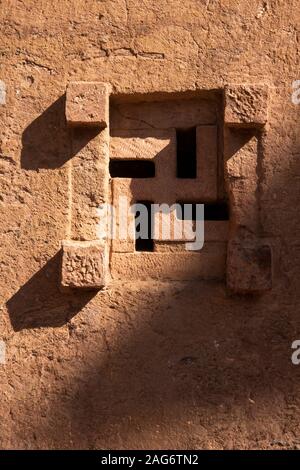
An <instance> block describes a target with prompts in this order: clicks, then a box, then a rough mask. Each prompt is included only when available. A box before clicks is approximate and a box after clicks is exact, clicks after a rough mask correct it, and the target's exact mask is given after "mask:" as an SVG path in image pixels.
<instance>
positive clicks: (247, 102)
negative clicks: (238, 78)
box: [224, 85, 269, 127]
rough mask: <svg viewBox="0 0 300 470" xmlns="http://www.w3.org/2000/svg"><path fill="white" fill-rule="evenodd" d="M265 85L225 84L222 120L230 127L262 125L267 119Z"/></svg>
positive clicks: (266, 90) (266, 88)
mask: <svg viewBox="0 0 300 470" xmlns="http://www.w3.org/2000/svg"><path fill="white" fill-rule="evenodd" d="M268 95H269V93H268V87H267V86H266V85H257V86H254V85H227V86H226V87H225V97H224V99H225V102H224V107H225V109H224V121H225V125H227V126H231V127H263V126H264V125H265V124H266V123H267V120H268Z"/></svg>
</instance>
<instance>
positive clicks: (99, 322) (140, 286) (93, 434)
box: [7, 98, 300, 449]
mask: <svg viewBox="0 0 300 470" xmlns="http://www.w3.org/2000/svg"><path fill="white" fill-rule="evenodd" d="M61 100H62V98H61V99H60V100H58V102H56V103H54V105H53V107H54V109H53V107H50V108H49V110H47V111H46V112H45V113H44V114H43V115H42V116H41V117H40V118H38V119H37V120H36V121H34V123H33V124H32V125H31V126H29V127H28V129H27V130H26V131H25V132H24V140H23V144H24V149H23V153H22V167H23V168H30V169H37V168H56V167H59V166H61V165H62V164H63V163H64V162H65V161H67V160H68V159H69V158H71V156H72V152H71V151H67V149H65V150H64V151H63V152H61V148H60V146H61V142H62V138H63V136H65V140H64V145H66V142H67V141H68V139H67V135H68V132H67V129H66V128H65V124H63V127H62V129H60V130H57V129H56V131H55V126H54V125H53V127H52V125H51V123H53V122H55V119H56V118H55V116H57V113H58V115H60V113H61V115H62V113H63V111H62V110H63V105H62V103H63V101H61ZM43 129H44V130H43ZM47 129H48V134H47ZM56 132H58V133H60V135H59V136H58V135H56ZM40 133H41V135H43V138H41V136H40ZM47 136H48V138H49V139H50V142H48V144H47V145H49V147H48V149H46V150H45V152H42V153H39V150H40V149H39V146H40V145H42V143H43V141H44V139H45V138H46V137H47ZM87 138H88V134H87ZM53 139H54V141H52V140H53ZM55 139H57V141H55ZM248 139H249V135H245V136H244V140H245V142H247V140H248ZM59 142H60V143H59ZM56 149H60V150H59V152H61V153H59V154H57V152H56ZM235 151H236V150H235V149H233V151H232V154H234V152H235ZM298 161H299V160H298ZM298 165H299V164H298ZM294 170H295V172H294V173H295V174H296V175H297V174H298V173H299V167H298V168H295V169H294ZM296 170H297V171H296ZM283 184H284V185H286V186H288V181H284V182H282V181H277V182H276V184H274V187H273V188H271V189H270V194H269V195H267V196H268V197H269V198H270V200H271V196H272V192H273V191H276V190H278V188H279V189H280V188H281V187H282V185H283ZM284 207H286V203H285V205H284ZM274 210H275V209H274ZM287 213H289V211H287ZM290 249H291V248H289V250H290ZM286 255H287V256H286V258H285V259H284V269H285V270H286V272H290V276H289V279H288V281H287V285H284V286H281V287H282V288H281V289H278V290H276V291H274V290H273V291H272V292H270V293H266V294H265V295H263V296H261V297H239V296H235V297H231V296H228V294H227V293H226V290H225V286H224V285H223V284H220V283H217V282H182V283H164V284H162V283H155V282H152V283H128V284H123V285H122V284H117V283H116V284H115V285H114V286H112V287H111V288H110V289H109V290H107V291H106V292H104V291H103V292H99V293H97V294H95V293H93V292H82V291H80V292H79V293H78V294H74V295H72V296H69V295H67V294H63V293H61V292H60V290H59V286H58V277H59V275H58V273H59V270H60V263H61V253H60V252H59V253H57V254H56V255H55V256H54V257H53V258H52V259H50V260H49V261H48V263H47V264H46V265H45V266H44V267H43V268H42V269H41V270H40V271H39V272H37V273H36V274H35V275H34V276H33V277H32V278H31V279H30V280H29V281H28V282H27V283H26V284H25V285H24V286H23V287H21V288H20V290H19V291H18V292H17V293H16V294H15V295H14V296H13V297H12V298H11V299H10V300H9V301H8V302H7V307H8V311H9V315H10V319H11V323H12V325H13V328H14V329H15V331H20V330H22V329H30V328H37V327H41V326H52V327H53V326H57V327H59V326H62V325H64V324H66V323H69V325H70V326H71V328H70V340H69V342H68V345H67V348H66V345H65V344H59V343H57V347H56V350H55V355H54V356H55V357H54V358H53V360H51V361H50V360H49V361H48V360H47V358H45V357H42V358H41V361H43V360H44V361H45V360H46V361H47V368H48V372H49V380H44V381H42V380H41V381H39V387H41V393H40V396H41V397H43V398H40V399H39V400H38V403H37V404H36V406H37V408H36V414H34V416H35V419H33V415H32V414H30V412H31V413H32V407H33V406H35V404H33V403H32V400H31V397H30V396H28V402H29V403H30V407H29V408H30V412H29V411H26V412H27V413H28V416H26V412H25V413H23V415H22V419H21V420H19V422H18V427H19V435H21V433H22V432H23V435H24V436H25V435H26V442H24V441H20V440H19V441H17V439H16V440H15V447H19V448H24V447H26V448H84V449H95V448H100V449H101V448H102V449H103V448H106V449H107V448H109V449H116V448H120V449H122V448H125V449H126V448H127V449H128V448H143V449H145V448H173V449H191V448H195V449H197V448H237V447H239V448H249V447H251V448H272V446H275V447H276V446H277V444H276V442H278V441H280V442H281V443H283V444H280V445H283V446H284V447H291V446H293V445H294V444H295V443H297V442H299V441H297V436H299V411H298V410H299V408H300V401H299V396H300V394H299V383H300V366H299V367H298V368H297V367H295V366H293V365H292V364H291V359H290V358H291V343H292V341H293V340H294V339H297V336H298V337H299V333H300V319H299V313H298V312H299V308H298V305H299V301H300V299H299V277H300V273H299V267H298V266H299V265H297V262H296V261H295V260H297V256H298V257H299V256H300V254H299V251H298V252H297V253H295V255H294V256H291V254H289V251H288V252H287V253H286ZM288 255H289V256H288ZM291 258H293V259H292V260H291ZM289 259H290V261H288V260H289ZM289 262H290V265H288V263H289ZM276 269H277V270H278V266H276ZM288 269H290V271H288ZM296 269H297V270H296ZM289 282H291V283H293V284H291V285H290V284H289ZM100 296H101V305H102V306H101V309H100V307H99V303H100V302H99V298H100ZM83 309H84V311H83V316H84V321H82V319H78V318H74V317H75V315H76V314H77V313H79V312H80V311H82V310H83ZM72 319H73V320H72ZM49 334H51V333H50V332H49ZM47 335H48V332H47ZM46 337H47V336H46ZM70 351H71V352H72V351H73V355H72V354H70V355H69V353H70ZM74 351H75V353H74ZM78 351H80V361H79V360H78V357H77V355H76V353H77V352H78ZM64 358H65V359H66V361H64ZM30 364H31V363H30ZM34 364H35V365H36V363H34ZM26 367H28V366H27V365H26V364H24V368H25V370H26ZM29 375H30V374H29ZM51 377H52V379H53V381H52V382H51ZM26 380H27V378H26V377H25V378H24V381H25V382H26ZM28 380H32V376H30V377H29V378H28ZM12 406H13V405H12ZM15 406H16V407H17V409H18V413H19V416H20V407H22V404H20V402H18V401H17V404H16V405H15ZM25 410H27V408H26V407H25Z"/></svg>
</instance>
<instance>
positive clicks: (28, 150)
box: [21, 95, 99, 170]
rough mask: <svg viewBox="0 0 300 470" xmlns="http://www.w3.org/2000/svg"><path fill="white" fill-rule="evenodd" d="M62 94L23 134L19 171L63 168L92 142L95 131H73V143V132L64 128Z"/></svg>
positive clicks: (63, 97) (64, 98)
mask: <svg viewBox="0 0 300 470" xmlns="http://www.w3.org/2000/svg"><path fill="white" fill-rule="evenodd" d="M65 101H66V97H65V95H63V96H61V97H60V98H59V99H58V100H56V101H55V102H54V103H53V104H52V105H51V106H49V108H47V109H46V110H45V111H44V112H43V113H42V114H41V115H40V116H39V117H38V118H36V119H35V120H34V121H33V122H32V123H31V124H30V125H29V126H28V127H27V128H26V129H25V131H24V132H23V136H22V152H21V168H23V169H24V170H37V169H39V168H44V169H55V168H60V167H61V166H63V165H64V164H65V163H66V162H67V161H68V160H70V159H71V158H72V157H73V156H74V155H76V153H77V152H79V151H80V150H81V149H82V148H83V147H85V146H86V145H87V144H88V142H89V141H90V140H92V139H93V138H94V137H95V136H96V135H97V133H98V132H99V130H98V129H76V136H77V137H79V138H77V139H76V143H74V141H72V139H71V136H72V129H69V128H68V127H67V123H66V117H65Z"/></svg>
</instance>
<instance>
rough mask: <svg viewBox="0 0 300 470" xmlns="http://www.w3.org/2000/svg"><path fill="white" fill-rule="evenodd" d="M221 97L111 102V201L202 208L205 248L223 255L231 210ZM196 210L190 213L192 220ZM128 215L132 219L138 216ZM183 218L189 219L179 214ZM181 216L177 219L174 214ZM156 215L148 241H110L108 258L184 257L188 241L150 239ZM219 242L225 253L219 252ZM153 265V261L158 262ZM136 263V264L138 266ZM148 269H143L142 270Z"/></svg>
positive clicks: (184, 96) (119, 99)
mask: <svg viewBox="0 0 300 470" xmlns="http://www.w3.org/2000/svg"><path fill="white" fill-rule="evenodd" d="M222 119H223V116H222V96H221V94H219V93H218V92H204V93H200V94H199V93H198V94H196V93H195V94H182V95H180V94H177V95H165V96H162V95H160V96H158V97H156V96H155V95H153V96H150V95H149V96H145V95H143V96H137V95H135V96H134V97H127V96H121V97H120V96H119V97H116V96H115V97H112V99H111V103H110V165H109V169H110V176H111V195H112V196H111V198H112V203H113V205H114V206H117V203H118V198H119V197H120V196H125V197H127V199H128V201H129V203H130V204H137V203H144V205H146V207H148V208H150V206H151V204H164V203H165V204H168V205H170V206H171V205H172V204H176V203H178V204H179V205H181V206H182V205H183V204H187V203H188V204H192V207H194V206H195V205H196V204H197V203H198V204H199V203H202V204H204V205H205V206H204V219H205V220H206V221H207V225H206V234H207V236H206V237H205V243H206V244H207V246H208V245H209V244H210V242H211V240H210V238H211V237H212V239H213V240H212V242H214V238H217V242H218V243H219V244H218V245H211V246H210V247H209V249H214V250H217V251H218V250H220V252H222V255H221V256H223V255H224V252H225V249H226V242H227V229H228V207H227V201H226V195H225V192H224V177H223V162H222V150H221V149H222V132H221V129H222ZM194 214H195V210H194V208H193V209H192V219H193V218H195V216H194ZM133 217H135V218H136V219H137V214H134V215H133ZM181 217H182V218H183V219H185V218H187V217H189V218H191V215H187V214H185V213H184V211H183V212H182V215H181ZM179 218H180V214H179ZM156 223H157V221H156V218H155V217H153V216H152V217H151V213H150V210H149V216H148V220H147V230H148V235H149V237H148V239H147V240H143V239H139V237H138V232H139V231H140V226H138V224H136V239H135V240H134V241H120V240H113V241H112V254H114V253H115V256H116V259H118V262H119V260H121V259H124V263H126V262H127V261H128V260H127V261H126V259H127V258H126V257H130V259H132V256H133V255H134V254H135V253H136V254H140V256H141V254H142V253H145V254H146V253H148V255H147V256H150V255H151V252H154V253H153V255H154V254H157V255H158V254H160V253H161V254H162V255H165V254H166V253H168V252H173V251H174V250H176V253H182V255H185V254H186V251H185V248H184V245H185V242H184V241H181V242H176V243H175V242H174V240H158V239H154V238H153V233H154V227H155V224H156ZM221 244H222V247H221ZM157 259H158V258H157ZM140 262H141V261H140ZM145 269H147V268H145Z"/></svg>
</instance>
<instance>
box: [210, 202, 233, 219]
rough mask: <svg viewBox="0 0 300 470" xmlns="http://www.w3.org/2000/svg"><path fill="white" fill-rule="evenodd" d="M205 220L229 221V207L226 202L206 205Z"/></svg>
mask: <svg viewBox="0 0 300 470" xmlns="http://www.w3.org/2000/svg"><path fill="white" fill-rule="evenodd" d="M204 220H229V211H228V205H227V204H226V203H225V202H219V203H214V204H205V205H204Z"/></svg>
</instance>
